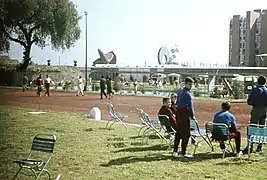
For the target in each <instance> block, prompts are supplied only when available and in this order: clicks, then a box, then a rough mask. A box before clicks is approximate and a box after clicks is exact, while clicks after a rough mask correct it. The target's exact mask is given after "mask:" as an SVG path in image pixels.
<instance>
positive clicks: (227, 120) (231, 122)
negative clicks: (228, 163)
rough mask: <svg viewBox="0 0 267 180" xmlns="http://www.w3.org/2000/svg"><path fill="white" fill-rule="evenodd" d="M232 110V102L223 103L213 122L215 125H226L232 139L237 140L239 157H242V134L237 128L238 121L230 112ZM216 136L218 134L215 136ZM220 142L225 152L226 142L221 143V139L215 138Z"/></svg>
mask: <svg viewBox="0 0 267 180" xmlns="http://www.w3.org/2000/svg"><path fill="white" fill-rule="evenodd" d="M230 108H231V104H230V102H223V103H222V104H221V111H219V112H217V113H215V115H214V119H213V122H214V123H224V124H226V125H227V126H228V127H229V132H230V139H234V140H235V145H236V152H237V156H240V155H242V151H240V147H241V134H240V132H239V131H238V130H237V128H236V120H235V117H234V115H233V114H231V113H230V112H229V110H230ZM214 136H216V132H215V134H214ZM213 138H215V139H217V140H219V142H220V148H221V149H222V150H223V151H225V150H226V147H225V144H224V141H223V140H221V141H220V137H213Z"/></svg>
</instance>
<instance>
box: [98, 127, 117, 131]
mask: <svg viewBox="0 0 267 180" xmlns="http://www.w3.org/2000/svg"><path fill="white" fill-rule="evenodd" d="M98 129H99V130H108V131H111V130H114V128H106V127H100V128H98Z"/></svg>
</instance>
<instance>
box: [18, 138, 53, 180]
mask: <svg viewBox="0 0 267 180" xmlns="http://www.w3.org/2000/svg"><path fill="white" fill-rule="evenodd" d="M55 142H56V136H55V135H53V134H37V135H36V136H35V137H34V138H33V142H32V147H31V150H30V152H29V155H28V157H27V159H21V160H14V161H13V162H14V163H16V164H18V165H19V167H20V168H19V170H18V171H17V173H16V175H15V176H14V178H13V179H16V178H17V176H18V174H19V173H20V172H21V170H22V168H27V169H30V170H31V171H32V172H33V174H34V177H35V180H37V179H39V177H40V176H41V174H42V173H43V172H46V173H47V174H48V176H49V179H51V175H50V173H49V171H48V170H47V169H46V166H47V165H48V163H49V162H50V160H51V158H52V156H53V151H54V146H55ZM48 154H49V155H48ZM45 155H46V156H47V157H46V156H45ZM37 156H39V157H40V158H38V159H37V158H33V157H37ZM43 156H45V157H46V158H41V157H43Z"/></svg>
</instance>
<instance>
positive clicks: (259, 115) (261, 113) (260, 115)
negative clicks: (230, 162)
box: [244, 107, 267, 152]
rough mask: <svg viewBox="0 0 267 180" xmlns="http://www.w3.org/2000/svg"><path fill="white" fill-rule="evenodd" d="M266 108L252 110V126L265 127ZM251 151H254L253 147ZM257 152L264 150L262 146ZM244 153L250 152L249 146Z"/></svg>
mask: <svg viewBox="0 0 267 180" xmlns="http://www.w3.org/2000/svg"><path fill="white" fill-rule="evenodd" d="M266 108H267V107H253V108H252V110H251V117H250V123H251V124H259V125H264V124H265V119H266V114H267V110H266ZM248 138H249V137H248ZM250 150H251V152H252V150H253V147H252V146H251V148H250ZM257 150H259V151H261V150H262V144H258V147H257ZM244 151H248V145H247V147H246V148H245V149H244Z"/></svg>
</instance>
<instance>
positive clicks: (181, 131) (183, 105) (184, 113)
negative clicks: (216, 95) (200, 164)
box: [173, 77, 195, 158]
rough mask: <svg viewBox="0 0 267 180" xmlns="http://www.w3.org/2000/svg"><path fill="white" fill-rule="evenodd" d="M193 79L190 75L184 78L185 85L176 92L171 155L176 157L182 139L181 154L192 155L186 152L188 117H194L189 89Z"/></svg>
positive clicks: (188, 134) (188, 127) (188, 130)
mask: <svg viewBox="0 0 267 180" xmlns="http://www.w3.org/2000/svg"><path fill="white" fill-rule="evenodd" d="M193 83H194V80H193V79H192V78H191V77H187V78H185V87H184V88H183V89H182V90H181V91H180V92H179V93H178V96H177V113H176V122H177V128H176V129H177V133H176V134H175V140H174V149H173V156H174V157H178V146H179V144H180V141H181V140H182V151H181V156H183V157H188V158H190V157H193V156H192V155H190V154H187V153H186V149H187V145H188V140H189V138H190V119H195V115H194V106H193V99H192V96H191V93H190V89H191V88H192V85H193Z"/></svg>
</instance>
